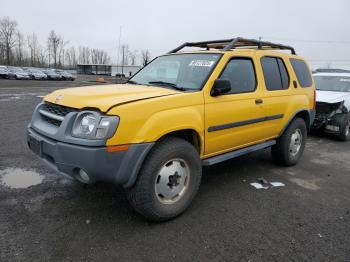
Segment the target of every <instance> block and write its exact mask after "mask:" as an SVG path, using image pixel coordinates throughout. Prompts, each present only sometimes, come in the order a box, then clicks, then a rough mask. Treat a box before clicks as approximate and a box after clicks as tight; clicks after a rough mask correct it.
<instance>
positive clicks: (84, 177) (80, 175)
mask: <svg viewBox="0 0 350 262" xmlns="http://www.w3.org/2000/svg"><path fill="white" fill-rule="evenodd" d="M76 178H77V179H78V180H79V181H80V182H83V183H85V184H90V183H91V179H90V177H89V175H88V174H87V173H86V172H85V170H83V169H78V170H77V176H76Z"/></svg>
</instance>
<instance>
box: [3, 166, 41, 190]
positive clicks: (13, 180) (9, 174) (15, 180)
mask: <svg viewBox="0 0 350 262" xmlns="http://www.w3.org/2000/svg"><path fill="white" fill-rule="evenodd" d="M43 179H44V177H43V176H42V175H40V174H39V173H36V172H34V171H30V170H25V169H22V168H6V169H4V170H0V184H2V185H4V186H7V187H9V188H28V187H31V186H35V185H39V184H41V183H42V181H43Z"/></svg>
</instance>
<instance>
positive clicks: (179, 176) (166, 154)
mask: <svg viewBox="0 0 350 262" xmlns="http://www.w3.org/2000/svg"><path fill="white" fill-rule="evenodd" d="M201 177H202V163H201V160H200V158H199V154H198V151H197V150H196V149H195V148H194V147H193V146H192V145H191V144H190V143H188V142H187V141H185V140H183V139H179V138H176V137H168V138H165V139H163V140H161V141H159V142H158V143H157V144H156V145H155V146H154V148H153V149H152V151H151V152H150V153H149V155H148V156H147V158H146V160H145V162H144V164H143V166H142V168H141V170H140V173H139V175H138V179H137V181H136V183H135V185H134V186H133V187H132V188H129V189H127V190H126V194H127V198H128V200H129V203H130V204H131V205H132V206H133V208H134V209H135V210H136V211H137V212H138V213H140V214H142V215H143V216H144V217H146V218H147V219H148V220H151V221H156V222H159V221H166V220H170V219H172V218H175V217H176V216H178V215H180V214H181V213H183V212H184V211H185V210H186V209H187V208H188V206H189V205H190V204H191V202H192V199H193V198H194V196H195V195H196V193H197V191H198V188H199V185H200V182H201Z"/></svg>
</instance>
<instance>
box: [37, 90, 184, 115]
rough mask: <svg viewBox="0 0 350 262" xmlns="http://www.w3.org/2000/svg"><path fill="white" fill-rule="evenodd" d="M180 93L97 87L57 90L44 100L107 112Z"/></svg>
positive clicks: (174, 91)
mask: <svg viewBox="0 0 350 262" xmlns="http://www.w3.org/2000/svg"><path fill="white" fill-rule="evenodd" d="M180 93H181V92H179V91H176V90H171V89H166V88H160V87H151V86H142V85H128V84H122V85H98V86H86V87H76V88H68V89H61V90H57V91H55V92H53V93H51V94H49V95H47V96H46V97H45V98H44V100H45V101H47V102H50V103H55V104H58V105H62V106H67V107H72V108H78V109H83V108H98V109H99V110H101V111H102V112H107V111H108V110H109V109H110V108H111V107H113V106H116V105H119V104H125V103H130V102H133V101H139V100H144V99H149V98H155V97H161V96H168V95H175V94H180Z"/></svg>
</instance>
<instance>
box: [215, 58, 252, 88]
mask: <svg viewBox="0 0 350 262" xmlns="http://www.w3.org/2000/svg"><path fill="white" fill-rule="evenodd" d="M219 78H220V79H226V80H229V81H230V83H231V91H230V92H229V93H227V94H239V93H248V92H253V91H255V89H256V76H255V69H254V64H253V61H252V60H251V59H250V58H242V57H240V58H233V59H231V60H230V61H229V62H228V64H227V65H226V67H225V69H224V71H223V72H222V73H221V76H220V77H219Z"/></svg>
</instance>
